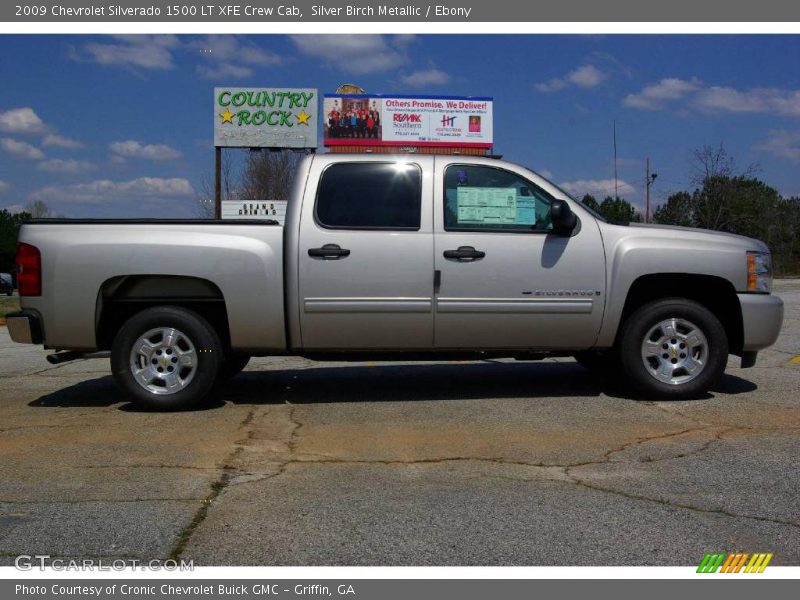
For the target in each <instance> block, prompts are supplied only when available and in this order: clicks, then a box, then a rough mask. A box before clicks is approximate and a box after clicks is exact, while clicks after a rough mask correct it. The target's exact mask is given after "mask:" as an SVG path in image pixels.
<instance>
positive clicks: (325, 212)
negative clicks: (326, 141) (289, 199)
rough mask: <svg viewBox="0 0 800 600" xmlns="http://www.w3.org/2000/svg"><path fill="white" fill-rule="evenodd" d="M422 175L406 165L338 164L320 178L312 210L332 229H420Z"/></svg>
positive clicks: (412, 166) (318, 218)
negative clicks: (315, 201) (315, 202)
mask: <svg viewBox="0 0 800 600" xmlns="http://www.w3.org/2000/svg"><path fill="white" fill-rule="evenodd" d="M421 194H422V173H421V172H420V168H419V166H418V165H413V164H408V163H378V162H364V163H339V164H333V165H331V166H329V167H328V168H327V169H325V171H324V172H323V174H322V180H321V181H320V184H319V192H318V193H317V204H316V207H315V211H316V218H317V221H318V222H319V224H320V225H322V226H323V227H328V228H331V229H409V230H417V229H419V227H420V202H421Z"/></svg>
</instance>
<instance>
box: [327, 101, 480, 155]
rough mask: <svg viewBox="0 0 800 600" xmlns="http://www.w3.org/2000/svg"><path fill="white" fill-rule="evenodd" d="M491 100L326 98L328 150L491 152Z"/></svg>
mask: <svg viewBox="0 0 800 600" xmlns="http://www.w3.org/2000/svg"><path fill="white" fill-rule="evenodd" d="M492 105H493V100H492V98H486V97H473V96H383V95H373V94H326V95H325V99H324V104H323V130H324V133H325V145H326V146H460V147H473V148H491V147H492V144H493V123H492V114H493V113H492Z"/></svg>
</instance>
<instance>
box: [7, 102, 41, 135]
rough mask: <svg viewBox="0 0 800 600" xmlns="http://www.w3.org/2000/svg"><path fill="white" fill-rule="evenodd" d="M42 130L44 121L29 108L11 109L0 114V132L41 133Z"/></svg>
mask: <svg viewBox="0 0 800 600" xmlns="http://www.w3.org/2000/svg"><path fill="white" fill-rule="evenodd" d="M44 130H45V125H44V121H42V120H41V119H40V118H39V115H37V114H36V111H34V110H33V109H32V108H30V107H27V106H25V107H22V108H12V109H10V110H7V111H5V112H0V131H6V132H8V133H41V132H43V131H44Z"/></svg>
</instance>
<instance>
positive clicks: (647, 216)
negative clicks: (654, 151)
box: [644, 156, 658, 223]
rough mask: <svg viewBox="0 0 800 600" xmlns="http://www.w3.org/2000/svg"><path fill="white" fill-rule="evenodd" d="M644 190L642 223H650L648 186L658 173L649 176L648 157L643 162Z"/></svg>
mask: <svg viewBox="0 0 800 600" xmlns="http://www.w3.org/2000/svg"><path fill="white" fill-rule="evenodd" d="M644 173H645V188H646V189H647V195H646V197H647V200H646V201H645V209H644V222H645V223H649V222H650V186H651V185H652V184H653V182H654V181H655V180H656V177H658V173H653V174H652V175H651V174H650V157H649V156H648V157H647V160H646V162H645V172H644Z"/></svg>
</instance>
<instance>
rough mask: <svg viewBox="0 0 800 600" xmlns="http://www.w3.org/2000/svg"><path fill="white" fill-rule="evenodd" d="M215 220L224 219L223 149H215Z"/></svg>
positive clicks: (217, 147) (218, 147) (216, 147)
mask: <svg viewBox="0 0 800 600" xmlns="http://www.w3.org/2000/svg"><path fill="white" fill-rule="evenodd" d="M214 218H215V219H217V220H219V219H221V218H222V148H221V147H220V146H215V147H214Z"/></svg>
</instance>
